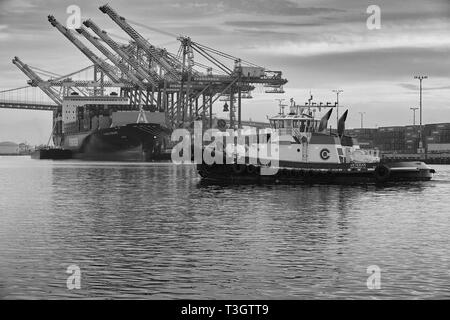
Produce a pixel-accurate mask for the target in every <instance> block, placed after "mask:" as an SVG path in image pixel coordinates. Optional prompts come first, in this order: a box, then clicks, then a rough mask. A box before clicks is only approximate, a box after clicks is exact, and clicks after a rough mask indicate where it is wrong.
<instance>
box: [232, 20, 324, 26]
mask: <svg viewBox="0 0 450 320" xmlns="http://www.w3.org/2000/svg"><path fill="white" fill-rule="evenodd" d="M224 24H225V25H227V26H232V27H245V28H277V27H317V26H321V25H323V23H318V22H314V23H313V22H288V21H267V20H240V21H239V20H238V21H225V23H224Z"/></svg>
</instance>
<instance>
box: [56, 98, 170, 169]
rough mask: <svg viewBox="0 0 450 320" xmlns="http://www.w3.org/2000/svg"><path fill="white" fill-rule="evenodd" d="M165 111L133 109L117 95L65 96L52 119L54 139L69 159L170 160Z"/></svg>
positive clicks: (126, 100) (168, 133) (168, 132)
mask: <svg viewBox="0 0 450 320" xmlns="http://www.w3.org/2000/svg"><path fill="white" fill-rule="evenodd" d="M169 139H170V130H169V129H168V128H167V127H166V126H165V113H164V112H157V111H156V112H155V111H153V112H152V110H144V109H143V108H141V110H140V111H138V110H136V108H135V107H132V106H131V105H130V104H129V101H128V98H125V97H120V96H117V95H114V93H113V94H112V95H109V96H89V97H84V96H79V95H70V96H67V97H65V98H64V100H63V103H62V108H61V113H59V114H57V115H56V117H55V118H54V129H53V142H54V144H55V146H57V147H58V148H59V149H62V150H65V151H70V153H71V158H74V159H82V160H103V161H152V160H168V159H170V150H168V143H169V141H170V140H169Z"/></svg>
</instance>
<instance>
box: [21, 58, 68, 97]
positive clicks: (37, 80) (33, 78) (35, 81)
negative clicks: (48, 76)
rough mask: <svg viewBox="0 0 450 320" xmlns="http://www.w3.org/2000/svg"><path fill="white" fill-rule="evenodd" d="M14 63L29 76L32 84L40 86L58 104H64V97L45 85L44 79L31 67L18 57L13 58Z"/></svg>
mask: <svg viewBox="0 0 450 320" xmlns="http://www.w3.org/2000/svg"><path fill="white" fill-rule="evenodd" d="M12 62H13V64H15V65H16V66H17V68H19V69H20V70H21V71H22V72H23V73H25V75H27V77H28V78H30V79H31V83H32V85H36V86H38V87H39V88H40V89H41V90H42V91H43V92H44V93H45V94H46V95H47V96H48V97H49V98H50V99H51V100H52V101H53V102H55V103H56V104H57V105H61V104H62V99H61V97H59V95H58V94H57V93H56V92H55V91H54V90H53V89H52V88H49V87H47V86H45V85H44V80H43V79H42V78H41V77H39V76H38V75H37V74H36V73H35V72H34V71H33V70H31V68H30V67H29V66H28V65H26V64H24V63H23V62H22V61H20V59H19V58H18V57H14V59H13V60H12Z"/></svg>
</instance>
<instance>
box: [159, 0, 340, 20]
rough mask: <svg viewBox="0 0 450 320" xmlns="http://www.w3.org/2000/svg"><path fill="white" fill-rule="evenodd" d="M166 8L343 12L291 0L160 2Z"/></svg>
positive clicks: (289, 13)
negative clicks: (300, 4) (301, 4)
mask: <svg viewBox="0 0 450 320" xmlns="http://www.w3.org/2000/svg"><path fill="white" fill-rule="evenodd" d="M157 4H158V5H163V6H164V7H166V8H171V9H172V10H175V9H183V10H184V11H185V13H186V14H190V13H195V14H200V15H201V14H227V13H230V12H232V13H235V12H240V13H247V14H269V15H272V16H273V15H279V16H311V15H323V14H330V13H336V12H343V11H344V10H342V9H335V8H328V7H301V6H299V5H298V4H297V3H296V2H294V1H289V0H278V1H273V0H226V1H225V0H183V1H179V0H175V1H174V0H168V1H167V0H166V1H158V2H157Z"/></svg>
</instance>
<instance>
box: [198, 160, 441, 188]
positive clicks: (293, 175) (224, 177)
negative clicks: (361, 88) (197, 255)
mask: <svg viewBox="0 0 450 320" xmlns="http://www.w3.org/2000/svg"><path fill="white" fill-rule="evenodd" d="M283 165H285V163H280V167H279V168H276V170H275V171H274V172H272V173H269V174H267V173H266V174H263V173H262V171H264V170H263V169H262V167H261V166H259V165H249V164H213V165H207V164H205V163H202V164H198V165H197V169H198V173H199V175H200V176H201V177H202V179H203V180H204V181H209V182H216V183H281V184H283V183H284V184H387V183H396V182H414V181H429V180H431V179H432V177H433V173H434V170H433V169H431V168H429V167H428V166H426V165H425V164H424V163H422V162H397V163H389V164H379V163H378V164H376V163H367V164H358V165H357V166H355V164H341V165H335V166H334V167H333V166H327V167H323V166H320V165H314V164H307V163H297V164H296V165H295V166H292V165H291V166H283Z"/></svg>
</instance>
